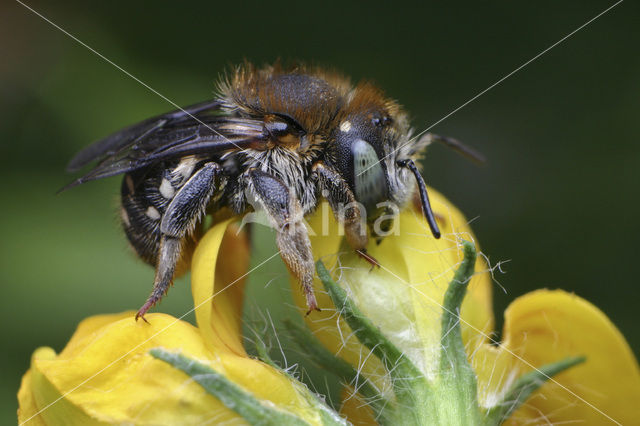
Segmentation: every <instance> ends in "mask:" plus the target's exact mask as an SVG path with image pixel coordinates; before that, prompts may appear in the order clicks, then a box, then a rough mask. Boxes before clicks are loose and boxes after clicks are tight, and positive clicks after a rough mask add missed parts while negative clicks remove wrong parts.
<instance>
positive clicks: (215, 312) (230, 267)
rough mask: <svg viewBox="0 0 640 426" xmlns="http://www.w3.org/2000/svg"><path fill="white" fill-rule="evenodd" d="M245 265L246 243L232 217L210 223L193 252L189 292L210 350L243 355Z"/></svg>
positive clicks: (197, 319) (246, 256)
mask: <svg viewBox="0 0 640 426" xmlns="http://www.w3.org/2000/svg"><path fill="white" fill-rule="evenodd" d="M248 265H249V243H248V240H247V237H246V235H245V234H244V233H242V232H239V231H238V229H237V227H236V225H235V224H234V223H233V219H229V220H226V221H224V222H221V223H218V224H216V225H215V226H213V228H212V229H210V230H209V231H208V232H207V233H206V234H205V235H204V237H203V238H202V240H201V241H200V243H199V244H198V247H197V248H196V251H195V253H194V255H193V260H192V268H191V293H192V294H193V304H194V306H195V311H196V321H197V323H198V327H199V328H200V330H201V332H202V335H203V337H204V338H205V340H206V341H207V345H209V347H210V348H211V349H212V350H221V349H224V350H226V351H230V352H232V353H234V354H236V355H238V356H245V357H246V352H245V350H244V347H243V346H242V340H241V332H242V302H243V295H244V281H245V280H244V278H245V275H246V272H247V268H248Z"/></svg>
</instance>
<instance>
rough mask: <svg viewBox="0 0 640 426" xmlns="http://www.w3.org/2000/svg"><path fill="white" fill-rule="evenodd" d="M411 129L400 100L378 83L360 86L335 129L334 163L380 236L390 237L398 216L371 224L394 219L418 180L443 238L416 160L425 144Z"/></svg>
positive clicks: (430, 216)
mask: <svg viewBox="0 0 640 426" xmlns="http://www.w3.org/2000/svg"><path fill="white" fill-rule="evenodd" d="M409 133H410V129H409V125H408V119H407V117H406V115H405V113H404V112H403V111H402V110H401V109H400V107H399V106H398V105H397V104H396V103H395V102H394V101H392V100H389V99H387V98H385V97H384V96H382V94H381V93H380V92H379V91H378V90H377V89H374V88H373V87H372V86H368V85H365V86H364V87H362V86H359V87H357V88H356V89H355V93H354V95H353V97H352V98H351V101H350V102H349V104H348V106H347V107H346V108H345V111H344V112H343V114H341V115H340V116H339V117H338V120H337V122H336V125H335V128H334V130H333V135H332V138H331V139H332V141H333V142H334V144H335V145H334V152H335V155H334V156H333V157H334V158H333V161H334V163H335V167H336V168H337V169H338V171H339V172H340V174H341V175H342V177H343V178H344V179H345V181H346V182H347V184H348V185H349V187H350V188H351V190H352V191H353V194H354V195H355V198H356V201H357V202H358V203H360V204H361V205H362V207H363V208H364V210H365V211H366V219H367V222H368V223H369V225H370V226H369V228H370V229H371V230H372V231H375V232H374V234H375V233H377V234H379V235H384V234H386V232H387V231H388V229H389V228H391V226H392V224H393V220H386V222H382V223H379V226H373V227H371V225H372V224H373V223H374V222H377V221H378V219H379V218H382V217H383V215H384V217H385V218H391V217H393V214H392V213H396V212H398V211H399V209H400V208H401V207H402V205H404V204H405V202H406V201H407V200H408V199H409V197H410V196H411V194H412V192H413V189H414V188H415V186H414V182H417V184H418V189H419V194H420V197H421V200H422V207H423V210H424V213H425V216H426V218H427V221H428V222H429V225H430V227H431V230H432V233H433V235H434V236H435V237H436V238H439V236H440V231H439V230H438V227H437V224H436V223H435V219H433V213H432V212H431V207H430V205H429V201H428V198H427V195H426V186H425V183H424V180H423V179H422V177H421V175H420V173H419V172H418V170H417V168H416V166H415V164H414V163H413V158H415V157H416V156H417V155H418V154H419V151H421V146H419V144H416V143H415V142H414V141H412V140H411V139H410V137H409ZM412 175H413V176H412ZM413 178H415V181H414V180H413ZM379 231H382V232H379Z"/></svg>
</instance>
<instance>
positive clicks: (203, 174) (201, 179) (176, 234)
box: [136, 163, 221, 321]
mask: <svg viewBox="0 0 640 426" xmlns="http://www.w3.org/2000/svg"><path fill="white" fill-rule="evenodd" d="M220 171H221V168H220V166H218V165H217V164H216V163H207V164H205V165H204V166H202V168H201V169H200V170H198V171H197V172H196V173H194V174H193V176H191V178H189V180H188V181H187V182H186V183H185V184H184V185H183V186H182V188H180V190H179V191H178V192H177V193H176V194H175V196H174V197H173V199H172V200H171V202H170V203H169V205H168V206H167V209H166V210H165V212H164V214H163V215H162V220H161V222H160V232H162V238H161V240H160V250H159V253H158V259H157V262H156V275H155V279H154V281H153V290H152V291H151V294H150V295H149V298H148V299H147V301H146V302H145V304H144V305H142V307H141V308H140V310H139V311H138V313H137V314H136V320H137V319H138V318H142V319H144V314H145V313H147V311H148V310H149V309H151V308H152V307H153V306H154V305H155V304H156V303H158V302H159V301H160V299H162V297H163V296H164V295H165V294H167V291H168V290H169V286H170V285H171V284H172V282H173V276H174V272H175V268H176V263H177V262H178V260H180V256H181V249H182V242H183V240H184V237H185V236H187V235H188V234H189V233H191V232H193V230H194V228H195V226H196V224H197V223H198V220H199V219H200V218H201V217H202V215H203V214H204V212H205V209H206V207H207V204H208V203H209V200H210V199H211V196H212V195H213V193H214V192H215V190H216V185H215V178H216V176H217V175H218V173H219V172H220ZM145 321H146V320H145Z"/></svg>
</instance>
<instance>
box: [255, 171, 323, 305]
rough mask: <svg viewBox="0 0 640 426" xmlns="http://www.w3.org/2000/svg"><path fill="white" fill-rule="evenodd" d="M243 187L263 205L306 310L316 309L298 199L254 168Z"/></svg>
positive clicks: (310, 256)
mask: <svg viewBox="0 0 640 426" xmlns="http://www.w3.org/2000/svg"><path fill="white" fill-rule="evenodd" d="M247 184H248V185H247V190H248V191H249V192H250V194H251V195H252V196H253V197H254V198H255V199H256V200H257V201H258V203H259V204H260V206H261V207H262V208H264V210H265V211H266V213H267V216H268V217H269V220H270V221H271V223H272V224H273V226H274V227H275V228H276V232H277V235H276V244H277V245H278V249H279V250H280V256H281V257H282V260H283V261H284V263H285V264H286V265H287V268H289V271H291V273H292V274H293V275H294V276H295V277H296V278H297V279H298V281H299V282H300V284H301V285H302V288H303V290H304V293H305V296H306V298H307V308H308V309H309V310H308V311H307V314H308V313H309V312H311V311H312V310H314V309H315V310H318V311H319V310H320V309H319V308H318V303H317V302H316V297H315V294H314V292H313V274H314V270H315V269H314V264H313V253H312V251H311V242H310V241H309V235H308V233H307V228H306V226H305V224H304V222H303V219H304V215H303V212H302V208H301V206H300V202H299V201H298V200H297V199H296V198H295V197H294V196H293V195H292V194H291V193H290V192H289V188H287V186H286V185H285V184H284V183H283V182H282V181H281V180H280V179H278V178H276V177H274V176H272V175H270V174H268V173H265V172H263V171H261V170H258V169H252V170H249V172H248V180H247Z"/></svg>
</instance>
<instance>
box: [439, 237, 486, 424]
mask: <svg viewBox="0 0 640 426" xmlns="http://www.w3.org/2000/svg"><path fill="white" fill-rule="evenodd" d="M461 244H462V252H463V259H462V262H461V263H460V266H459V267H458V269H457V270H456V272H455V274H454V276H453V279H452V280H451V281H450V282H449V286H448V287H447V291H446V292H445V294H444V299H443V302H442V319H441V331H440V333H441V336H440V371H439V374H438V380H439V381H438V386H437V388H438V390H439V391H440V392H441V393H445V394H446V396H445V398H441V400H443V401H445V403H442V404H438V407H439V417H440V418H441V419H451V420H453V419H457V421H459V422H460V423H459V424H476V423H478V422H479V419H480V410H479V409H478V398H477V388H478V381H477V378H476V373H475V371H474V370H473V367H471V364H469V360H468V359H467V353H466V351H465V347H464V343H463V341H462V330H461V328H460V308H461V307H462V301H463V300H464V297H465V295H466V294H467V288H468V287H469V282H470V281H471V277H473V274H474V271H475V264H476V257H477V254H476V249H475V246H474V245H473V244H472V243H470V242H469V241H464V240H463V241H462V242H461Z"/></svg>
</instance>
